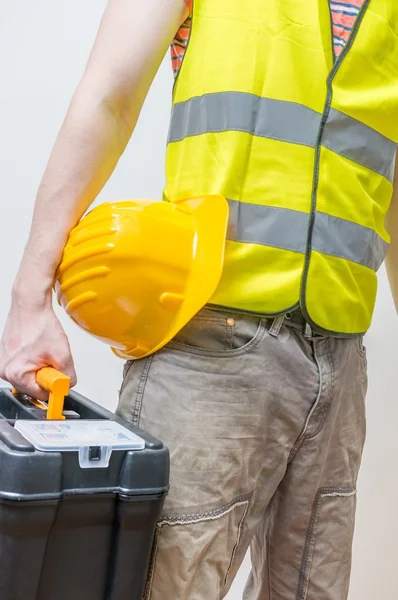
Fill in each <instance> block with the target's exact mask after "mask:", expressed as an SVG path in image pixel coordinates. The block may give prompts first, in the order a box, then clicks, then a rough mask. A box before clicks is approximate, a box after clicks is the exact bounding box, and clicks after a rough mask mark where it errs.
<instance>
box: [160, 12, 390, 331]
mask: <svg viewBox="0 0 398 600" xmlns="http://www.w3.org/2000/svg"><path fill="white" fill-rule="evenodd" d="M397 142H398V1H397V0H366V1H365V4H364V6H363V8H362V10H361V12H360V14H359V16H358V19H357V22H356V25H355V27H354V30H353V32H352V35H351V38H350V40H349V42H348V43H347V45H346V47H345V48H344V50H343V52H342V54H341V55H340V57H339V58H338V59H337V60H336V61H335V60H334V55H333V46H332V33H331V16H330V11H329V0H306V1H305V2H299V1H298V0H267V1H265V0H195V1H194V8H193V21H192V31H191V37H190V40H189V43H188V49H187V51H186V55H185V58H184V61H183V64H182V67H181V71H180V73H179V75H178V78H177V81H176V84H175V88H174V95H173V110H172V119H171V126H170V134H169V142H168V147H167V159H166V189H165V198H166V199H179V198H182V197H190V196H195V195H201V194H211V193H218V194H222V195H223V196H225V197H226V198H227V199H228V201H229V205H230V223H229V231H228V240H227V243H226V259H225V267H224V274H223V278H222V281H221V284H220V286H219V288H218V290H217V292H216V294H215V296H214V298H213V299H212V301H211V303H212V304H213V305H217V306H222V307H229V308H233V309H235V310H239V311H247V312H250V313H256V314H263V315H270V316H271V315H279V314H284V313H286V312H288V311H291V310H292V309H294V308H296V307H299V306H300V307H301V310H302V311H303V313H304V315H305V316H306V318H307V319H308V321H309V322H310V323H311V324H312V325H313V326H314V327H315V328H316V329H318V330H319V331H324V332H327V333H330V334H335V335H350V334H358V333H363V332H365V331H366V330H367V329H368V327H369V325H370V322H371V317H372V313H373V309H374V303H375V297H376V289H377V276H376V271H377V270H378V268H379V267H380V265H381V264H382V262H383V260H384V258H385V255H386V251H387V248H388V242H389V237H388V234H387V232H386V230H385V226H384V221H385V215H386V212H387V210H388V207H389V204H390V202H391V197H392V181H393V172H394V163H395V155H396V145H397ZM171 243H172V241H171Z"/></svg>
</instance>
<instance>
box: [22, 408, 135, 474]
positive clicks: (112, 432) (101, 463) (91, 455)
mask: <svg viewBox="0 0 398 600" xmlns="http://www.w3.org/2000/svg"><path fill="white" fill-rule="evenodd" d="M15 429H16V430H18V431H19V432H20V433H21V434H22V435H23V436H24V438H25V439H26V440H28V442H30V443H31V444H32V445H33V446H34V447H35V448H36V449H37V450H40V451H42V452H78V453H79V464H80V467H81V468H83V469H90V468H91V469H92V468H106V467H108V465H109V460H110V457H111V455H112V452H113V451H114V450H125V451H126V450H127V451H128V450H143V449H144V448H145V440H143V439H142V438H141V437H139V436H138V435H136V434H135V433H134V432H132V431H130V430H129V429H127V428H126V427H123V425H121V424H120V423H117V422H116V421H104V420H87V421H79V420H71V421H28V420H23V419H19V420H18V421H16V422H15Z"/></svg>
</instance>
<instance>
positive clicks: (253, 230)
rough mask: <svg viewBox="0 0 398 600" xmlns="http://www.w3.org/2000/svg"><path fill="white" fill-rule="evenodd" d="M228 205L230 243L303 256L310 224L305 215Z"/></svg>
mask: <svg viewBox="0 0 398 600" xmlns="http://www.w3.org/2000/svg"><path fill="white" fill-rule="evenodd" d="M228 203H229V226H228V233H227V237H228V239H229V240H232V241H235V242H245V243H248V244H260V245H262V246H273V247H274V248H282V249H283V250H291V251H292V252H300V253H301V254H305V248H306V242H307V232H308V224H309V215H308V214H307V213H303V212H299V211H297V210H287V209H284V208H275V207H273V206H260V205H259V204H246V203H243V202H236V201H235V200H228Z"/></svg>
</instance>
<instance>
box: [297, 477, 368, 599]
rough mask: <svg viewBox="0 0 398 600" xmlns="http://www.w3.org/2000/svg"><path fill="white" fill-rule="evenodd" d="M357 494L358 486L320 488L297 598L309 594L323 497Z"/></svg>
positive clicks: (308, 529) (316, 498)
mask: <svg viewBox="0 0 398 600" xmlns="http://www.w3.org/2000/svg"><path fill="white" fill-rule="evenodd" d="M355 494H356V488H355V487H352V488H341V487H324V488H320V489H319V490H318V491H317V493H316V496H315V500H314V502H313V505H312V510H311V516H310V520H309V523H308V527H307V533H306V537H305V542H304V550H303V554H302V559H301V565H300V571H299V581H298V587H297V594H296V600H306V598H307V595H308V588H309V580H310V573H311V565H312V560H313V555H312V556H311V557H310V553H311V552H312V550H313V546H314V545H313V542H314V538H315V536H314V532H315V530H316V525H317V521H318V514H319V507H320V505H321V502H322V500H323V498H326V497H334V496H337V497H349V496H354V495H355Z"/></svg>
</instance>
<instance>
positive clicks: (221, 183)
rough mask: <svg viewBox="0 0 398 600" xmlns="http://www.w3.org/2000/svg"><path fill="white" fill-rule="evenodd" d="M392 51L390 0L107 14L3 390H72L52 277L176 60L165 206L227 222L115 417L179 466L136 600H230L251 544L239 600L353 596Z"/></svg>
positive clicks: (395, 246) (54, 174)
mask: <svg viewBox="0 0 398 600" xmlns="http://www.w3.org/2000/svg"><path fill="white" fill-rule="evenodd" d="M397 40H398V4H397V3H396V2H395V1H393V0H390V1H388V0H370V1H369V0H348V1H347V0H330V1H329V0H308V1H306V2H297V1H290V0H267V1H266V0H245V1H244V2H243V1H242V0H195V1H194V3H193V6H192V5H189V4H187V3H186V2H185V1H184V0H147V1H146V2H139V1H138V0H110V1H109V3H108V6H107V8H106V10H105V14H104V17H103V20H102V23H101V26H100V29H99V33H98V37H97V40H96V42H95V45H94V48H93V50H92V53H91V56H90V59H89V62H88V66H87V69H86V71H85V73H84V75H83V78H82V80H81V82H80V84H79V86H78V88H77V91H76V93H75V94H74V97H73V100H72V102H71V105H70V108H69V111H68V113H67V116H66V119H65V121H64V123H63V125H62V128H61V131H60V133H59V136H58V139H57V141H56V144H55V147H54V149H53V152H52V154H51V157H50V160H49V163H48V166H47V169H46V171H45V174H44V177H43V180H42V183H41V185H40V188H39V192H38V195H37V200H36V205H35V211H34V217H33V224H32V228H31V233H30V236H29V240H28V243H27V246H26V251H25V253H24V257H23V260H22V264H21V267H20V270H19V273H18V275H17V277H16V281H15V284H14V286H13V291H12V304H11V309H10V313H9V316H8V320H7V323H6V327H5V331H4V335H3V339H2V343H1V351H0V376H1V377H3V378H5V379H7V380H8V381H10V382H11V383H12V384H13V385H14V386H16V387H17V388H19V389H21V390H23V391H25V392H26V393H29V394H31V395H33V396H36V397H38V398H39V399H45V395H44V393H43V392H42V390H40V388H39V387H38V386H37V384H36V382H35V373H36V371H37V370H38V369H40V368H41V367H43V366H46V365H51V366H54V367H56V368H57V369H60V370H62V371H64V372H66V373H67V374H68V375H69V376H70V377H71V378H72V381H73V383H74V382H75V381H76V378H75V372H74V367H73V361H72V357H71V352H70V348H69V345H68V340H67V338H66V336H65V333H64V332H63V330H62V328H61V325H60V324H59V322H58V320H57V318H56V316H55V314H54V312H53V309H52V302H51V290H52V286H53V280H54V276H55V272H56V269H57V265H58V264H59V262H60V259H61V254H62V250H63V247H64V245H65V243H66V240H67V237H68V234H69V232H70V230H71V229H72V228H73V227H74V226H75V224H76V223H77V222H78V221H79V219H80V218H81V216H82V215H83V213H84V212H85V211H86V209H87V208H88V207H89V205H90V204H91V203H92V202H93V201H94V199H95V198H96V196H97V194H98V193H99V191H100V190H101V188H102V187H103V185H104V184H105V183H106V181H107V180H108V179H109V177H110V176H111V174H112V172H113V170H114V168H115V166H116V164H117V162H118V160H119V158H120V156H121V154H122V153H123V151H124V149H125V147H126V145H127V143H128V141H129V139H130V136H131V135H132V132H133V130H134V127H135V124H136V121H137V119H138V115H139V113H140V110H141V107H142V104H143V102H144V99H145V97H146V95H147V92H148V89H149V87H150V85H151V82H152V80H153V78H154V76H155V74H156V72H157V70H158V67H159V65H160V63H161V61H162V59H163V56H164V54H165V52H166V51H167V48H168V47H169V46H170V45H171V48H172V66H173V70H174V76H175V86H174V92H173V107H172V116H171V126H170V133H169V139H168V144H167V151H166V187H165V192H164V199H165V200H169V201H174V200H178V199H180V198H192V197H195V196H199V195H203V194H218V195H220V196H223V197H224V198H226V199H227V201H228V205H229V226H228V233H227V239H226V245H225V262H224V270H223V275H222V278H221V281H220V284H219V286H218V288H217V290H216V292H215V294H214V296H213V297H212V298H211V300H210V301H209V303H208V305H207V306H206V308H204V309H203V310H202V311H200V312H199V313H198V314H197V316H195V317H194V318H193V320H191V321H190V322H189V323H188V324H187V325H186V326H185V327H184V328H183V329H181V330H180V331H179V332H178V333H177V335H176V337H175V338H174V339H173V340H172V341H171V342H170V343H169V344H167V345H166V346H165V347H164V348H163V349H161V350H160V351H159V352H155V353H152V354H150V355H149V356H147V357H145V358H143V359H142V360H134V361H130V362H127V364H126V367H125V372H124V381H123V384H122V387H121V393H120V404H119V408H118V413H119V414H120V415H121V416H123V417H124V418H125V419H128V420H130V421H131V422H133V423H135V424H136V425H140V426H142V427H143V428H144V429H145V430H149V431H151V432H152V433H153V434H154V435H156V436H158V437H160V438H162V440H163V441H164V442H165V443H166V444H167V446H168V447H169V449H170V454H171V462H172V468H171V487H170V493H169V496H168V499H167V501H166V504H165V507H164V514H163V517H162V518H161V520H160V522H159V524H158V527H157V533H156V539H155V544H154V550H153V556H152V562H151V567H150V569H149V574H148V582H147V587H146V592H145V598H146V599H151V600H165V599H166V598H167V599H173V600H216V599H221V598H224V597H225V596H226V594H227V593H228V590H229V589H230V586H231V584H232V582H233V580H234V577H235V575H236V573H237V571H238V569H239V567H240V565H241V563H242V561H243V558H244V556H245V554H246V552H247V550H248V549H249V548H251V559H252V571H251V574H250V576H249V580H248V582H247V585H246V589H245V592H244V599H245V600H260V599H261V600H271V599H272V600H282V599H286V600H287V599H289V600H290V599H293V598H296V599H297V600H304V599H306V600H343V599H346V598H347V594H348V587H349V578H350V563H351V545H352V537H353V530H354V514H355V504H356V482H357V476H358V470H359V467H360V461H361V454H362V449H363V444H364V439H365V408H364V398H365V393H366V387H367V374H366V353H365V349H364V347H363V341H362V340H363V334H364V333H365V332H366V330H367V329H368V328H369V326H370V323H371V317H372V313H373V307H374V302H375V296H376V271H377V270H378V269H379V267H380V265H381V264H382V262H383V261H384V258H385V257H386V255H387V251H388V249H389V251H388V255H387V267H388V271H389V277H390V282H391V287H392V291H393V294H394V295H395V301H396V303H397V305H398V199H397V198H396V197H393V181H394V163H395V153H396V144H397V142H398V118H397V115H398V85H397V84H398V41H397ZM131 185H132V188H134V182H131ZM387 231H388V233H387ZM390 236H391V244H390ZM173 243H174V240H173V239H170V244H173ZM136 284H137V286H139V285H140V282H139V281H137V282H136ZM126 564H127V563H126Z"/></svg>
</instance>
